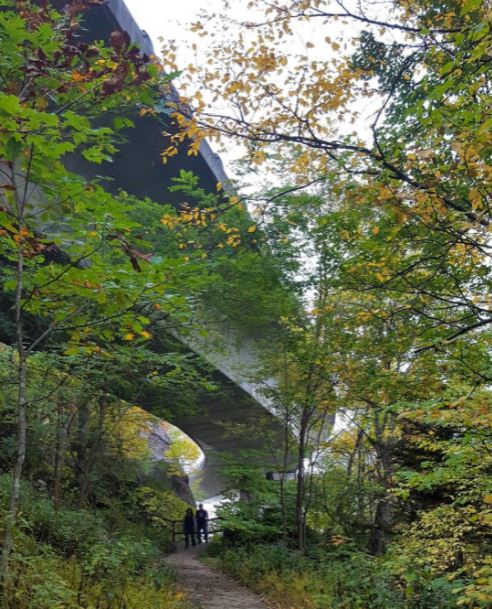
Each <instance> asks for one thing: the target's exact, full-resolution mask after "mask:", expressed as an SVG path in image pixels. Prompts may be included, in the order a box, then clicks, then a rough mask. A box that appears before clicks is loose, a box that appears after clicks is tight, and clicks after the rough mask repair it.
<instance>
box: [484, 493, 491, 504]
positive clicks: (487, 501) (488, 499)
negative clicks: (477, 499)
mask: <svg viewBox="0 0 492 609" xmlns="http://www.w3.org/2000/svg"><path fill="white" fill-rule="evenodd" d="M483 502H484V503H488V504H489V505H492V495H485V497H484V498H483Z"/></svg>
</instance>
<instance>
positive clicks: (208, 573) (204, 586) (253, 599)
mask: <svg viewBox="0 0 492 609" xmlns="http://www.w3.org/2000/svg"><path fill="white" fill-rule="evenodd" d="M205 547H206V545H205V544H201V545H198V546H197V547H195V548H190V549H188V550H180V551H179V552H176V553H175V554H171V555H170V556H168V558H167V561H168V562H169V564H170V565H172V566H173V567H174V569H175V570H176V573H177V576H178V581H179V583H180V585H181V586H182V588H183V589H184V590H185V591H186V592H188V594H189V595H190V598H191V600H192V601H193V603H194V604H195V605H196V607H197V608H199V609H268V607H267V605H266V604H265V603H264V602H263V601H262V600H261V599H260V597H259V596H256V594H253V592H250V591H249V590H247V589H246V588H243V587H242V586H240V585H239V584H237V583H236V582H235V581H234V580H232V579H231V578H230V577H227V575H224V574H223V573H220V572H219V571H215V570H214V569H211V568H210V567H208V566H207V565H204V564H203V563H201V562H200V561H199V560H198V556H199V555H200V553H201V552H202V551H203V550H204V549H205Z"/></svg>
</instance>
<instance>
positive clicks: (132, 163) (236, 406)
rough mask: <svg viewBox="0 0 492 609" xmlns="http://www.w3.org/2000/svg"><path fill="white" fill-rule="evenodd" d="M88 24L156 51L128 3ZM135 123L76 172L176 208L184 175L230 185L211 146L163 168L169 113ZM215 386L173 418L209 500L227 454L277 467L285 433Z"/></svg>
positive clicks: (113, 0)
mask: <svg viewBox="0 0 492 609" xmlns="http://www.w3.org/2000/svg"><path fill="white" fill-rule="evenodd" d="M57 3H58V4H59V3H60V2H55V4H57ZM84 25H85V32H84V33H83V36H84V37H85V38H86V39H87V40H88V41H91V40H105V41H109V37H110V34H111V32H112V31H114V30H116V29H121V30H125V31H127V32H128V33H129V34H130V37H131V38H132V40H133V41H134V42H135V43H136V44H137V45H138V46H139V47H140V48H141V49H142V50H143V51H144V52H146V53H147V54H151V53H153V48H152V44H151V42H150V40H149V39H148V37H147V36H146V35H145V33H144V32H142V31H141V30H140V29H139V28H138V26H137V24H136V23H135V22H134V20H133V18H132V17H131V15H130V13H129V11H128V9H127V8H126V6H125V4H124V2H123V1H122V0H109V1H108V2H107V3H106V4H104V5H100V6H99V5H94V6H93V7H92V8H91V9H90V10H89V12H88V14H87V16H86V19H85V22H84ZM132 120H133V121H134V123H135V128H133V129H129V130H127V132H126V133H125V134H124V135H125V136H126V138H127V141H126V142H125V143H123V144H121V145H120V147H119V153H118V154H117V155H116V156H115V158H114V160H113V162H112V163H103V164H102V165H101V166H98V167H97V169H96V168H94V166H93V165H91V164H89V163H87V162H85V161H84V160H83V159H81V158H72V159H70V160H69V162H68V164H69V168H70V169H71V170H73V171H75V172H78V173H80V174H82V175H86V176H87V177H94V176H95V174H99V175H104V176H108V177H109V178H111V180H110V181H108V183H107V188H108V190H114V191H117V190H125V191H126V192H128V193H130V194H132V195H135V196H136V197H138V198H144V197H149V198H150V199H152V200H154V201H156V202H160V203H170V204H177V203H179V198H178V197H179V195H178V194H175V193H171V192H169V191H168V186H170V185H171V184H172V181H171V180H172V178H173V177H176V176H178V175H179V172H180V171H181V170H186V171H191V172H193V173H194V174H195V175H196V176H198V177H199V179H200V186H201V187H202V188H204V189H205V190H208V191H215V190H216V184H217V182H219V181H220V182H222V183H226V182H227V176H226V175H225V173H224V171H223V168H222V164H221V161H220V159H219V157H218V156H217V155H216V154H214V153H213V152H212V150H211V149H210V147H209V146H208V144H207V143H203V144H202V147H201V149H200V154H199V155H198V156H197V157H193V156H191V157H189V156H187V155H186V154H182V155H178V156H176V157H174V158H172V159H170V160H169V162H168V163H167V164H166V165H163V163H162V159H161V153H162V151H163V150H164V149H165V148H166V146H167V145H168V144H167V143H166V138H165V137H164V136H163V135H162V132H163V131H164V130H166V131H169V130H171V126H170V125H165V124H164V122H163V121H164V120H166V117H165V115H164V116H161V117H154V116H145V117H140V116H135V117H132ZM215 381H216V384H218V386H219V387H220V389H219V390H218V391H216V392H203V394H202V395H200V396H199V399H198V401H197V403H195V404H192V405H190V408H189V409H188V411H187V412H185V413H184V412H182V413H181V414H178V415H175V416H172V417H169V416H167V418H169V420H170V422H172V423H173V424H174V425H176V426H177V427H179V428H180V429H182V430H183V431H184V432H185V433H186V434H187V435H188V436H190V437H191V438H192V439H193V440H194V441H195V442H196V443H197V444H198V445H199V446H200V447H201V448H202V450H203V452H204V454H205V456H206V459H207V462H206V466H205V468H204V471H203V475H202V479H201V484H200V486H201V489H202V490H203V492H204V493H205V494H206V495H207V496H214V495H217V494H219V493H220V492H221V491H222V490H223V488H224V486H223V484H224V483H223V482H222V481H221V479H220V469H221V467H222V466H223V463H222V458H223V457H224V456H225V455H233V456H235V457H236V458H237V457H240V456H241V453H242V452H243V451H250V452H253V451H260V450H263V451H264V454H263V456H262V457H261V458H260V459H261V462H262V463H264V464H265V469H268V468H270V467H271V466H272V465H273V463H274V458H273V457H272V456H270V451H269V447H270V446H277V447H278V446H280V445H281V437H282V435H283V431H282V428H281V425H280V423H279V421H277V420H276V419H275V417H274V416H273V415H272V414H271V413H269V412H268V411H267V410H266V409H265V408H264V407H263V406H262V405H261V404H260V403H259V402H258V401H256V400H255V399H254V398H253V397H251V395H249V394H248V392H247V391H245V390H244V389H241V387H240V386H239V384H238V383H234V382H233V381H232V380H230V378H228V377H227V376H226V375H224V374H222V373H221V372H219V371H217V372H216V373H215ZM120 397H122V398H124V399H126V400H133V401H134V402H135V403H137V404H140V405H141V406H142V407H144V408H146V409H148V410H149V411H151V412H153V413H154V414H157V415H159V411H162V410H164V411H166V410H167V409H166V405H165V404H161V403H159V400H160V398H159V395H158V392H157V393H153V392H152V390H151V389H149V388H147V389H146V391H145V392H144V393H142V394H140V395H135V396H127V395H125V396H120ZM167 415H168V412H167Z"/></svg>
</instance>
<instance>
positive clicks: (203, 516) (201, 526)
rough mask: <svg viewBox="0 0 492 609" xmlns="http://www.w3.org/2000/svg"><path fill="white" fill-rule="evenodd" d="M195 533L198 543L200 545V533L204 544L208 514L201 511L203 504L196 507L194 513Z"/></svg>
mask: <svg viewBox="0 0 492 609" xmlns="http://www.w3.org/2000/svg"><path fill="white" fill-rule="evenodd" d="M195 516H196V532H197V535H198V543H202V531H203V537H204V539H205V542H208V512H207V510H204V509H203V503H200V504H199V505H198V509H197V511H196V514H195Z"/></svg>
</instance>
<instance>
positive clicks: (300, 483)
mask: <svg viewBox="0 0 492 609" xmlns="http://www.w3.org/2000/svg"><path fill="white" fill-rule="evenodd" d="M305 418H306V417H305V412H303V415H302V418H301V426H300V430H299V452H298V458H297V489H296V530H297V531H296V532H297V549H298V550H299V551H300V552H304V551H305V549H306V525H305V516H304V495H305V492H306V488H305V485H306V481H305V466H304V461H305V458H306V421H305Z"/></svg>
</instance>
